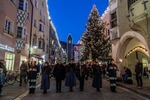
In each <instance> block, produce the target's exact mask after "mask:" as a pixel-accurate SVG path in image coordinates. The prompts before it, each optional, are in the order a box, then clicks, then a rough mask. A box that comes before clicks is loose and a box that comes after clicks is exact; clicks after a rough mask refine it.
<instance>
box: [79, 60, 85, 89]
mask: <svg viewBox="0 0 150 100" xmlns="http://www.w3.org/2000/svg"><path fill="white" fill-rule="evenodd" d="M85 74H86V65H85V64H83V61H80V62H79V63H78V65H77V78H78V79H79V83H80V91H83V90H84V79H85Z"/></svg>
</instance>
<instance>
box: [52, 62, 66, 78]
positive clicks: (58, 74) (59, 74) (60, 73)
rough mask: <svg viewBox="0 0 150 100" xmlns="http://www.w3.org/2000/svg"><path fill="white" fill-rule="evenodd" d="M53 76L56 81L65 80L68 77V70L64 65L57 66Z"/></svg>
mask: <svg viewBox="0 0 150 100" xmlns="http://www.w3.org/2000/svg"><path fill="white" fill-rule="evenodd" d="M53 75H54V77H55V79H56V80H64V79H65V76H66V69H65V67H64V65H63V64H56V65H55V67H54V70H53Z"/></svg>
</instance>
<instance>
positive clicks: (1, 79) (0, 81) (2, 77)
mask: <svg viewBox="0 0 150 100" xmlns="http://www.w3.org/2000/svg"><path fill="white" fill-rule="evenodd" d="M4 81H5V74H4V73H3V69H2V68H0V96H2V88H3V85H4Z"/></svg>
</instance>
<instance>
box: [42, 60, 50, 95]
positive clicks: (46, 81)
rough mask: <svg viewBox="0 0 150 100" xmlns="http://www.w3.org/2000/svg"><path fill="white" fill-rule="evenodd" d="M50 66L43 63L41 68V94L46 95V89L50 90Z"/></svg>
mask: <svg viewBox="0 0 150 100" xmlns="http://www.w3.org/2000/svg"><path fill="white" fill-rule="evenodd" d="M50 71H51V69H50V66H49V63H48V62H45V64H44V66H43V68H42V78H41V89H42V90H44V91H43V94H46V93H47V89H49V88H50V77H49V76H50Z"/></svg>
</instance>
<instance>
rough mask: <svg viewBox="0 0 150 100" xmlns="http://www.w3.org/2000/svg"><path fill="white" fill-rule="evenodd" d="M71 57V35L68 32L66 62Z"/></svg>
mask: <svg viewBox="0 0 150 100" xmlns="http://www.w3.org/2000/svg"><path fill="white" fill-rule="evenodd" d="M71 59H73V44H72V37H71V35H70V34H69V35H68V38H67V62H70V60H71Z"/></svg>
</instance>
